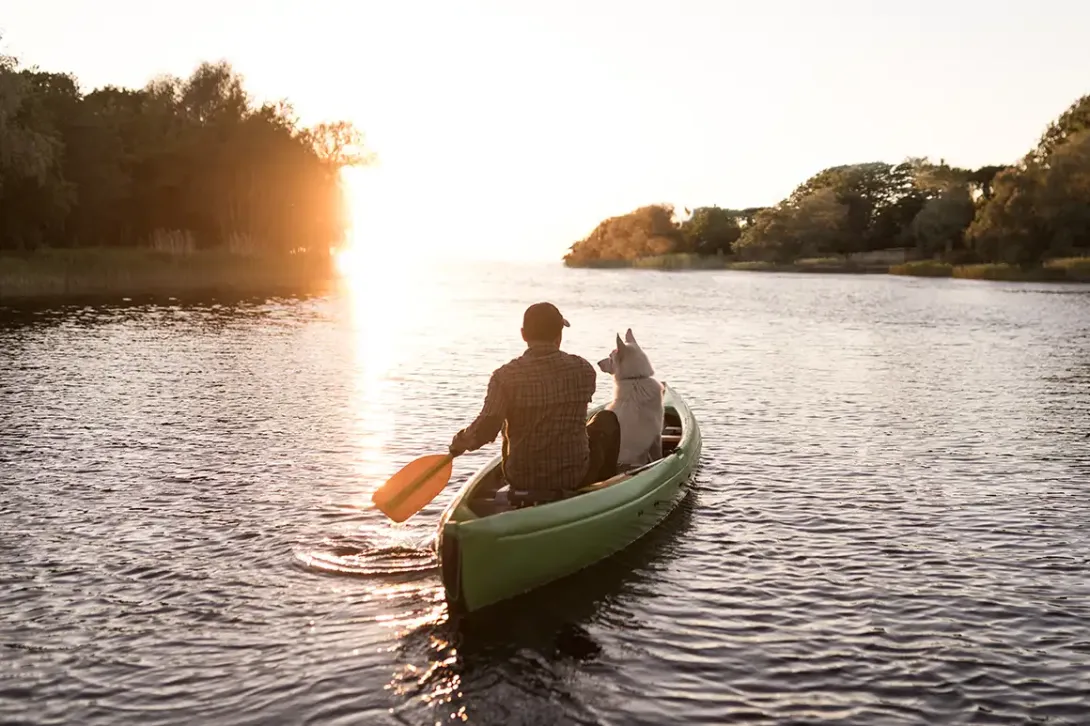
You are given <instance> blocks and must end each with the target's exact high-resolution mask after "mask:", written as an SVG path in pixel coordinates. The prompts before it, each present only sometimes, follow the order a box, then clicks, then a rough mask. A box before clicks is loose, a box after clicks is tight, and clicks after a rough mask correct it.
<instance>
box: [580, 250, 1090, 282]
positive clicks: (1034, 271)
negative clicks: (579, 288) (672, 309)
mask: <svg viewBox="0 0 1090 726" xmlns="http://www.w3.org/2000/svg"><path fill="white" fill-rule="evenodd" d="M565 264H566V265H567V266H568V267H580V268H592V269H618V268H628V269H639V270H742V271H747V272H814V273H820V272H828V273H841V274H886V273H888V274H890V275H910V276H913V277H956V278H960V279H964V280H1000V281H1008V282H1090V257H1066V258H1063V259H1055V260H1048V261H1047V262H1045V263H1044V265H1042V266H1040V267H1034V268H1030V269H1023V268H1021V267H1018V266H1016V265H1005V264H981V265H952V264H950V263H948V262H940V261H938V260H919V261H916V262H906V263H904V264H899V265H884V264H859V263H853V262H850V261H847V260H844V259H842V258H839V257H821V258H809V259H801V260H795V261H794V262H792V263H790V264H776V263H772V262H754V261H750V262H742V261H736V260H734V259H733V258H730V257H726V256H706V255H693V254H671V255H659V256H656V257H640V258H637V259H634V260H589V261H585V262H571V261H565Z"/></svg>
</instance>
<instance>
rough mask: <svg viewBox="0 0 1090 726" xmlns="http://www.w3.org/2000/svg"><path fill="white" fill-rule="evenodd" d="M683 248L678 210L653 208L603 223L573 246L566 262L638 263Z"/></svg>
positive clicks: (668, 206)
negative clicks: (675, 216)
mask: <svg viewBox="0 0 1090 726" xmlns="http://www.w3.org/2000/svg"><path fill="white" fill-rule="evenodd" d="M683 244H684V240H683V237H682V234H681V231H680V229H679V228H678V225H677V224H676V223H675V221H674V208H673V207H672V206H671V205H668V204H652V205H649V206H646V207H640V208H639V209H636V210H633V211H631V212H629V213H628V214H623V215H621V216H618V217H610V218H609V219H607V220H605V221H603V222H601V223H600V224H599V225H598V226H597V227H595V228H594V231H592V232H591V233H590V234H589V235H587V237H586V238H585V239H582V240H580V241H578V242H576V243H575V244H573V245H572V246H571V250H570V251H569V252H568V254H567V255H565V256H564V261H565V262H566V263H567V264H569V265H583V264H586V263H588V262H591V261H594V260H634V259H637V258H640V257H655V256H658V255H667V254H671V253H674V252H679V251H681V247H682V246H683Z"/></svg>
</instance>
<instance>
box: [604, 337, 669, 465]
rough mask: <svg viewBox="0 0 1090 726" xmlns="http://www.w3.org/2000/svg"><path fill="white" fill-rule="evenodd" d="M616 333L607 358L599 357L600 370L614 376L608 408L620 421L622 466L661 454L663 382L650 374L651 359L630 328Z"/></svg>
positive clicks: (654, 459)
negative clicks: (623, 332) (615, 343)
mask: <svg viewBox="0 0 1090 726" xmlns="http://www.w3.org/2000/svg"><path fill="white" fill-rule="evenodd" d="M624 338H625V339H624V340H621V336H619V335H618V336H617V348H616V349H615V350H614V351H613V352H612V353H610V354H609V357H608V358H605V359H603V360H600V361H598V367H599V368H601V369H602V371H603V372H605V373H608V374H610V375H611V376H613V400H612V401H611V402H610V403H609V404H608V405H607V406H606V409H607V410H610V411H613V413H615V414H616V415H617V420H618V421H619V422H620V424H621V453H620V455H619V456H618V460H617V465H618V468H619V469H621V470H624V469H631V468H635V467H637V466H643V465H644V464H650V463H651V462H652V461H657V460H658V459H661V458H662V425H663V417H664V415H665V411H664V409H663V403H662V396H663V388H662V384H661V383H659V382H658V381H656V380H655V379H654V378H652V377H651V376H653V375H654V374H655V369H654V368H652V367H651V361H650V360H649V359H648V358H647V354H646V353H644V352H643V350H642V349H641V348H640V346H639V344H638V343H636V338H635V336H633V335H632V329H631V328H629V329H628V331H627V332H625V334H624Z"/></svg>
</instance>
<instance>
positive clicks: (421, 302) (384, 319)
mask: <svg viewBox="0 0 1090 726" xmlns="http://www.w3.org/2000/svg"><path fill="white" fill-rule="evenodd" d="M364 229H366V228H364ZM353 235H354V236H352V237H350V238H349V244H348V245H347V246H346V247H344V248H342V249H340V250H337V251H336V264H337V270H338V272H339V274H340V280H341V283H342V284H341V287H342V288H343V292H344V296H345V300H346V301H347V304H348V316H349V331H350V334H351V335H352V336H353V350H354V357H355V366H354V372H353V386H352V396H353V398H352V401H351V404H350V405H351V407H352V410H353V411H354V418H355V421H354V426H353V433H354V435H355V436H356V437H357V440H358V442H359V449H358V452H357V455H356V461H355V463H354V473H355V474H356V476H357V477H358V479H359V481H360V482H361V485H362V486H361V487H360V490H359V492H358V494H357V496H358V497H359V498H360V500H361V501H360V502H359V504H360V506H361V507H363V508H371V506H372V505H371V501H370V497H371V493H372V492H373V491H374V490H375V489H376V488H378V487H379V486H380V485H381V484H382V483H383V482H384V481H385V480H386V479H387V478H388V477H389V476H390V475H391V474H393V473H394V472H395V471H396V470H397V469H398V468H399V467H400V466H401V465H403V464H405V463H406V460H403V459H404V457H403V456H400V455H398V453H397V452H396V451H394V450H395V449H397V448H398V447H397V445H396V442H395V441H394V440H393V436H394V434H395V424H396V422H397V413H398V411H399V410H400V408H401V406H400V401H399V396H400V388H401V386H402V381H401V379H402V378H403V376H402V375H400V373H401V371H402V370H403V369H405V367H406V366H407V365H409V364H410V363H411V359H412V355H413V350H414V348H415V347H418V346H419V342H418V341H419V340H420V339H422V337H423V336H424V332H423V329H422V325H423V323H424V322H425V318H424V317H423V316H424V315H425V314H426V313H427V311H428V310H431V309H432V308H433V307H434V305H436V304H438V302H437V300H436V289H437V285H436V281H435V280H433V279H432V277H433V273H432V271H430V270H429V269H427V268H423V269H422V268H420V267H417V266H413V265H412V262H411V261H404V260H402V259H399V258H395V257H394V255H393V254H391V253H389V252H382V251H381V250H383V249H389V248H388V247H384V246H382V245H380V244H371V245H368V246H365V244H364V239H368V238H366V237H364V236H363V232H362V231H360V232H353Z"/></svg>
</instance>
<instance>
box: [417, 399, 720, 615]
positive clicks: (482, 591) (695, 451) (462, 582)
mask: <svg viewBox="0 0 1090 726" xmlns="http://www.w3.org/2000/svg"><path fill="white" fill-rule="evenodd" d="M665 404H666V407H667V411H668V416H673V417H674V418H675V419H677V420H678V421H679V423H680V425H681V429H682V434H681V441H680V442H679V443H678V445H677V448H676V449H675V450H674V451H672V452H671V453H670V454H669V455H668V456H665V457H663V458H662V459H660V460H659V461H658V462H656V463H654V464H652V465H650V466H648V467H644V468H642V469H640V470H638V471H637V472H635V473H633V474H631V475H629V476H626V477H625V478H624V479H623V480H621V481H619V482H617V483H614V484H611V485H609V486H605V487H602V488H599V489H597V490H594V491H590V492H587V493H583V494H579V495H577V496H574V497H571V498H569V499H565V500H562V501H559V502H553V503H551V504H545V505H539V506H536V507H530V508H527V509H520V510H515V511H509V512H502V513H499V514H493V515H491V516H485V517H478V516H477V515H476V514H475V513H474V512H473V508H472V506H471V503H472V496H473V493H474V491H475V490H476V489H478V488H479V487H481V486H482V484H483V483H484V482H485V481H486V480H488V479H489V478H490V477H492V476H494V475H495V473H496V472H495V470H496V468H497V467H498V466H499V464H500V457H498V456H497V457H496V458H495V459H493V460H492V461H491V462H489V463H488V464H486V465H485V466H484V467H482V468H481V469H480V470H479V471H478V472H476V473H475V474H474V475H473V476H472V477H471V478H470V479H469V481H467V482H466V483H465V484H464V485H463V487H462V489H461V491H460V492H459V493H458V495H457V497H456V498H455V500H454V501H453V502H452V503H451V504H450V506H448V507H447V510H446V511H445V512H444V514H443V517H442V519H441V520H440V524H439V539H438V549H439V559H440V568H441V572H442V578H443V585H444V589H445V590H446V594H447V600H448V602H449V603H450V604H451V605H452V606H454V607H456V608H457V609H459V610H464V611H474V610H478V609H480V608H483V607H485V606H487V605H491V604H493V603H495V602H499V601H501V600H506V599H508V598H511V597H514V596H516V595H519V594H522V593H525V592H528V591H531V590H533V589H535V588H537V587H541V586H542V585H545V584H547V583H549V582H553V581H555V580H558V579H560V578H563V577H566V576H568V575H571V574H573V573H575V572H578V571H579V570H582V569H583V568H585V567H588V566H590V565H592V564H594V563H596V562H598V561H600V560H602V559H605V558H606V557H609V556H610V555H612V554H614V553H616V552H618V551H620V550H622V549H624V548H625V547H627V546H628V545H630V544H631V543H632V542H634V541H636V540H637V539H639V538H640V537H642V536H643V535H645V534H647V533H648V532H649V531H651V530H652V529H654V527H655V526H656V525H657V524H658V523H659V522H661V521H662V520H663V519H664V518H665V517H666V516H667V515H668V514H669V513H670V512H671V511H673V509H674V508H675V507H676V506H677V504H678V502H680V501H681V500H682V499H683V498H684V497H685V495H686V493H687V492H688V484H689V481H690V478H691V476H692V473H693V470H694V469H695V467H696V464H697V462H698V460H699V458H700V452H701V445H702V442H701V438H700V430H699V428H698V426H697V424H696V420H695V419H694V418H693V416H692V413H691V412H690V411H689V409H688V406H686V405H685V403H684V401H683V400H682V399H681V398H680V397H679V396H677V394H675V393H674V392H673V390H672V389H670V388H669V387H666V393H665ZM592 414H593V412H592Z"/></svg>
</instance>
